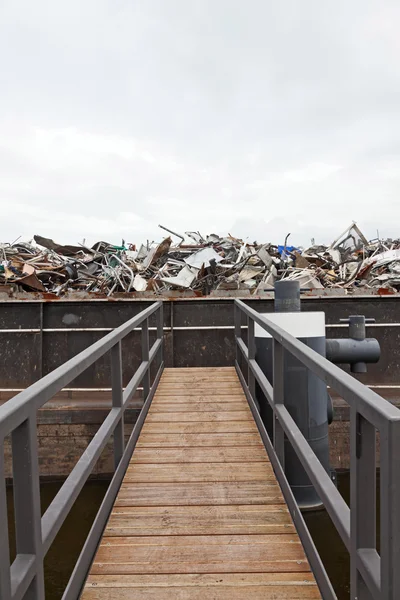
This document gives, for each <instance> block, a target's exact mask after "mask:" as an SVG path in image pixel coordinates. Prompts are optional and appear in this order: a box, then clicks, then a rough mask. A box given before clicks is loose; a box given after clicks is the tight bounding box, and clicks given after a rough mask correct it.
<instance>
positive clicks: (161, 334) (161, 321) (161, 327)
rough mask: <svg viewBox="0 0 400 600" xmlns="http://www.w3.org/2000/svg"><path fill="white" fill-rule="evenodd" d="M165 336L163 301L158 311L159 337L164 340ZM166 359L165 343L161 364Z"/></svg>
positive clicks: (161, 348)
mask: <svg viewBox="0 0 400 600" xmlns="http://www.w3.org/2000/svg"><path fill="white" fill-rule="evenodd" d="M163 338H164V305H163V304H162V303H161V305H160V308H159V309H158V311H157V339H159V340H162V339H163ZM163 361H164V344H163V343H162V344H161V347H160V365H161V364H162V363H163Z"/></svg>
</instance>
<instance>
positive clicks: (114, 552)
mask: <svg viewBox="0 0 400 600" xmlns="http://www.w3.org/2000/svg"><path fill="white" fill-rule="evenodd" d="M166 537H167V538H168V537H169V538H172V539H173V540H174V541H175V540H176V539H177V538H178V539H180V540H181V541H182V543H180V544H176V543H174V544H165V543H163V541H164V539H165V538H166ZM212 537H213V538H214V540H215V538H220V537H222V536H212ZM228 537H231V536H228ZM249 537H252V536H249ZM285 537H291V536H285V535H284V536H273V535H271V536H264V538H265V540H264V543H253V541H251V540H242V541H239V542H238V543H232V544H229V543H228V544H227V543H224V542H221V541H220V543H218V544H216V543H215V541H214V542H212V543H207V541H206V540H205V539H204V538H200V539H198V538H197V536H189V537H186V536H164V538H163V537H158V538H156V540H155V541H154V543H151V539H150V540H149V538H147V537H146V538H142V539H141V538H136V537H135V538H129V540H126V539H125V538H124V539H123V541H122V542H121V538H111V539H112V542H111V543H106V542H107V541H108V538H107V539H105V541H104V543H102V544H101V546H100V547H99V549H98V552H97V555H96V558H95V561H94V563H93V567H92V574H93V575H105V574H114V575H115V574H117V573H120V574H134V573H138V574H141V573H143V574H144V573H193V572H194V573H241V572H243V571H244V570H245V571H246V572H250V573H251V572H253V573H257V572H261V573H268V572H274V573H276V572H297V573H298V572H301V571H307V570H308V568H309V567H308V563H307V560H306V558H305V555H304V550H303V548H302V546H301V544H300V542H299V541H297V542H296V541H294V540H293V539H291V541H290V542H286V540H285V541H284V542H282V538H285ZM268 538H269V539H268ZM142 540H143V542H142ZM129 541H131V543H129Z"/></svg>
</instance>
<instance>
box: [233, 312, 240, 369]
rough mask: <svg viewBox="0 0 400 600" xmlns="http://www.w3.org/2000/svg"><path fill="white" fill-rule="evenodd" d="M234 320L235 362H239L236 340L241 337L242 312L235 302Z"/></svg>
mask: <svg viewBox="0 0 400 600" xmlns="http://www.w3.org/2000/svg"><path fill="white" fill-rule="evenodd" d="M233 310H234V321H235V346H236V362H237V364H239V363H240V350H239V346H238V345H237V340H239V339H241V337H242V329H241V326H240V325H241V318H242V312H241V310H240V308H239V307H238V306H237V304H235V305H234V309H233Z"/></svg>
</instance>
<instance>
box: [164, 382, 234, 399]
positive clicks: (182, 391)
mask: <svg viewBox="0 0 400 600" xmlns="http://www.w3.org/2000/svg"><path fill="white" fill-rule="evenodd" d="M205 392H206V393H207V394H218V395H219V396H230V395H232V394H235V395H238V394H239V395H240V394H241V393H242V392H243V389H242V388H241V387H240V386H239V385H238V386H235V387H233V386H232V387H230V388H226V387H216V386H214V385H208V386H202V387H197V388H192V387H191V386H190V384H188V385H187V386H185V387H182V388H178V389H174V390H169V389H161V388H160V389H159V388H157V392H156V394H155V396H156V397H157V398H159V397H160V396H173V397H175V396H196V395H197V394H199V393H205Z"/></svg>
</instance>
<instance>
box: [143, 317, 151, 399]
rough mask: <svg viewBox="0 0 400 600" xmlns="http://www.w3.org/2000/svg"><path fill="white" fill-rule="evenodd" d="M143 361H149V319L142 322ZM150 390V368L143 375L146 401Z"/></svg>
mask: <svg viewBox="0 0 400 600" xmlns="http://www.w3.org/2000/svg"><path fill="white" fill-rule="evenodd" d="M142 361H147V362H149V320H148V319H146V320H145V321H143V323H142ZM149 391H150V369H148V370H147V371H146V373H145V375H144V377H143V401H144V402H145V401H146V398H147V396H148V395H149Z"/></svg>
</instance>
